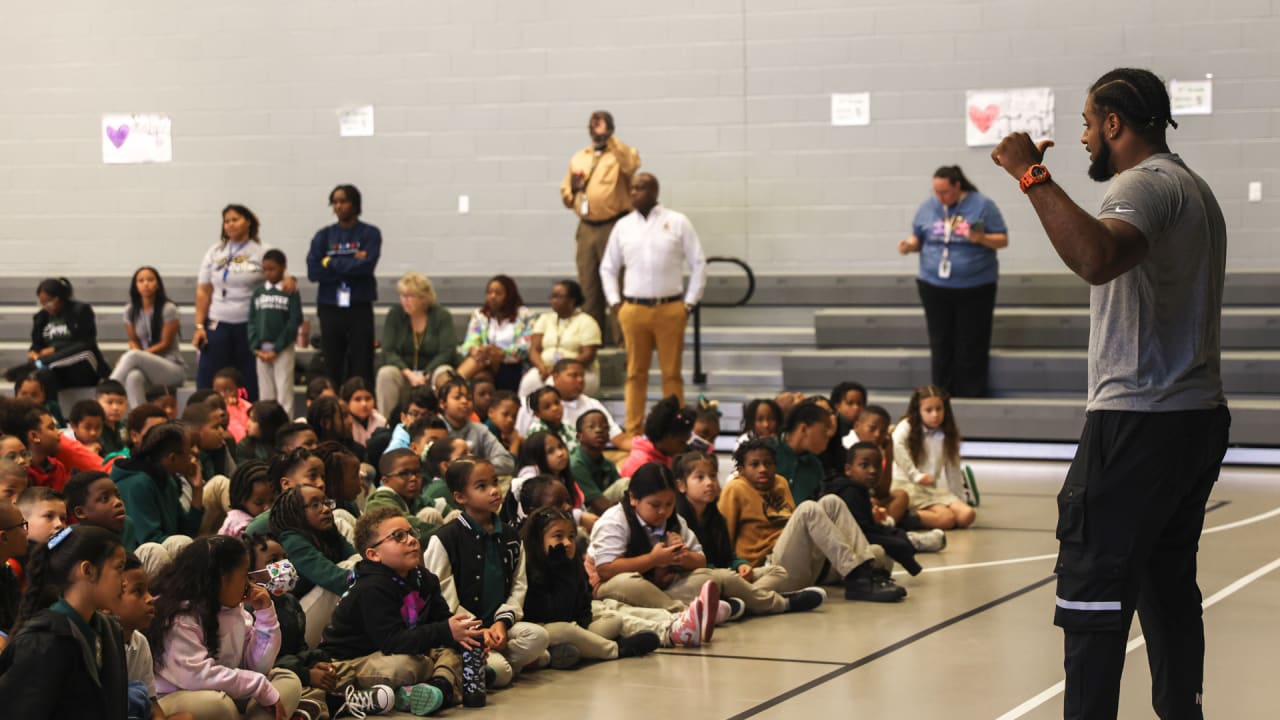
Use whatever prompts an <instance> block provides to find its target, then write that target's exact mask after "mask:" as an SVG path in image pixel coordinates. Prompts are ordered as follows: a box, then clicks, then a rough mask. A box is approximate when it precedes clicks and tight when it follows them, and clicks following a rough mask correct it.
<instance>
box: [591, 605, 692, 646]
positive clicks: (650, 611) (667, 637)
mask: <svg viewBox="0 0 1280 720" xmlns="http://www.w3.org/2000/svg"><path fill="white" fill-rule="evenodd" d="M591 617H592V618H593V620H592V622H591V627H592V628H595V627H596V623H598V622H602V621H606V620H617V621H618V622H619V623H621V627H622V630H621V631H620V632H619V637H630V636H632V635H638V634H640V633H643V632H651V633H653V634H655V635H657V636H658V641H659V642H660V643H661V644H662V647H671V625H672V624H673V623H675V621H676V619H677V618H679V617H680V615H679V613H673V612H668V611H667V610H662V609H659V608H646V607H635V606H634V605H627V604H626V603H620V602H618V601H617V600H592V601H591ZM602 627H603V626H602Z"/></svg>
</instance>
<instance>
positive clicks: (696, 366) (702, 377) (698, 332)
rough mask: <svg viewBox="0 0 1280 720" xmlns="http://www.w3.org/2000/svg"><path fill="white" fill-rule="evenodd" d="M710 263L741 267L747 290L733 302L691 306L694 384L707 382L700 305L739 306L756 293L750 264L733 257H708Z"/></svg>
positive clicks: (705, 303)
mask: <svg viewBox="0 0 1280 720" xmlns="http://www.w3.org/2000/svg"><path fill="white" fill-rule="evenodd" d="M711 263H729V264H731V265H737V266H738V267H740V268H742V271H743V272H744V273H746V274H747V291H746V292H745V293H743V295H742V297H741V298H740V299H738V300H737V301H735V302H731V303H726V302H703V303H698V304H697V305H695V306H694V308H693V382H694V384H695V385H702V384H704V383H706V382H707V374H706V373H705V372H703V371H702V307H703V306H704V305H705V306H707V307H739V306H741V305H746V304H747V303H748V302H750V301H751V297H752V296H753V295H755V293H756V274H755V273H754V272H752V271H751V266H750V265H748V264H747V263H746V262H744V261H743V260H741V259H739V258H735V257H718V256H717V257H709V258H707V264H708V265H710V264H711Z"/></svg>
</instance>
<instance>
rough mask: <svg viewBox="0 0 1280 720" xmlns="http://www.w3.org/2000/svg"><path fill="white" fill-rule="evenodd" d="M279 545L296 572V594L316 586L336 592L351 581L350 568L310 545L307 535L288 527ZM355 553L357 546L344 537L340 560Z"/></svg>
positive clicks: (342, 590)
mask: <svg viewBox="0 0 1280 720" xmlns="http://www.w3.org/2000/svg"><path fill="white" fill-rule="evenodd" d="M265 514H266V513H263V515H265ZM246 532H247V530H246ZM280 545H281V546H283V547H284V551H285V553H286V554H287V555H288V556H289V562H291V563H293V567H294V568H296V569H297V571H298V587H296V588H294V590H293V594H294V595H295V596H297V597H302V596H303V595H306V594H307V593H308V592H310V591H311V589H312V588H313V587H315V586H316V585H319V586H320V587H322V588H324V589H325V590H328V591H330V592H333V593H337V594H338V595H341V594H342V593H344V592H346V591H347V586H348V585H350V584H351V571H350V570H344V569H343V568H340V567H338V564H337V563H335V562H334V561H332V560H330V559H329V558H327V557H325V556H324V553H322V552H320V548H318V547H316V546H315V545H312V544H311V541H310V540H308V539H307V538H306V536H304V535H302V534H300V533H296V532H294V531H292V530H287V531H285V532H284V534H283V535H281V537H280ZM355 554H356V549H355V548H353V547H351V543H349V542H347V541H346V539H345V538H344V539H343V540H342V555H343V559H344V560H345V559H346V558H349V557H351V556H352V555H355Z"/></svg>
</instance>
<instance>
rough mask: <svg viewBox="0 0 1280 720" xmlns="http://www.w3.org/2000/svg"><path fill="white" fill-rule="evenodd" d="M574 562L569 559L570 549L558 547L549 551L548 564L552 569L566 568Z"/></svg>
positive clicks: (562, 546)
mask: <svg viewBox="0 0 1280 720" xmlns="http://www.w3.org/2000/svg"><path fill="white" fill-rule="evenodd" d="M572 562H573V559H572V558H570V557H569V549H568V548H566V547H565V546H564V545H556V546H555V547H553V548H551V549H550V550H548V551H547V564H549V565H550V566H551V567H564V566H565V565H568V564H570V563H572Z"/></svg>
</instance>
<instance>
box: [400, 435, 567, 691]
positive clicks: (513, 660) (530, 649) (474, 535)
mask: <svg viewBox="0 0 1280 720" xmlns="http://www.w3.org/2000/svg"><path fill="white" fill-rule="evenodd" d="M444 479H445V483H447V484H448V486H449V490H450V491H451V492H452V493H453V499H454V500H455V501H456V502H457V503H458V506H459V507H461V508H462V513H461V514H459V515H458V517H457V518H456V519H454V520H452V521H450V522H448V523H445V525H444V527H443V528H441V529H440V531H439V532H437V533H436V534H435V535H433V536H431V539H430V541H429V542H428V543H427V551H426V553H424V555H423V560H424V564H425V565H426V567H427V569H428V570H430V571H431V572H432V573H434V574H435V575H436V576H437V577H438V578H440V590H441V592H442V593H443V594H444V597H445V600H446V601H447V602H448V603H449V609H450V610H451V611H454V612H457V611H458V610H459V609H461V610H465V611H466V612H468V613H470V614H471V615H473V616H474V617H476V618H479V619H480V621H481V624H482V626H483V627H484V640H485V647H486V648H488V649H489V668H490V670H492V671H493V674H492V675H491V676H490V686H492V687H502V686H504V685H507V684H508V683H510V682H511V680H512V678H513V677H514V676H515V674H516V673H518V672H520V670H521V669H523V668H524V667H525V666H527V665H530V664H534V663H537V664H539V666H540V665H541V664H542V663H544V662H546V660H547V658H546V650H547V643H548V642H549V640H548V637H547V631H546V630H545V629H543V627H542V626H541V625H535V624H533V623H526V622H520V620H521V618H523V617H524V595H525V590H526V583H525V574H524V572H525V558H524V555H523V553H522V552H521V545H520V537H519V535H518V534H517V533H516V531H515V529H514V528H511V527H508V526H506V525H503V523H502V521H501V520H500V519H499V518H498V511H499V509H501V507H502V490H501V488H499V487H498V482H497V472H496V471H495V470H494V468H493V465H492V464H490V463H489V461H487V460H482V459H479V458H475V457H468V458H462V459H459V460H456V461H454V462H453V464H451V465H450V466H449V469H448V470H447V471H446V472H445V476H444Z"/></svg>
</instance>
